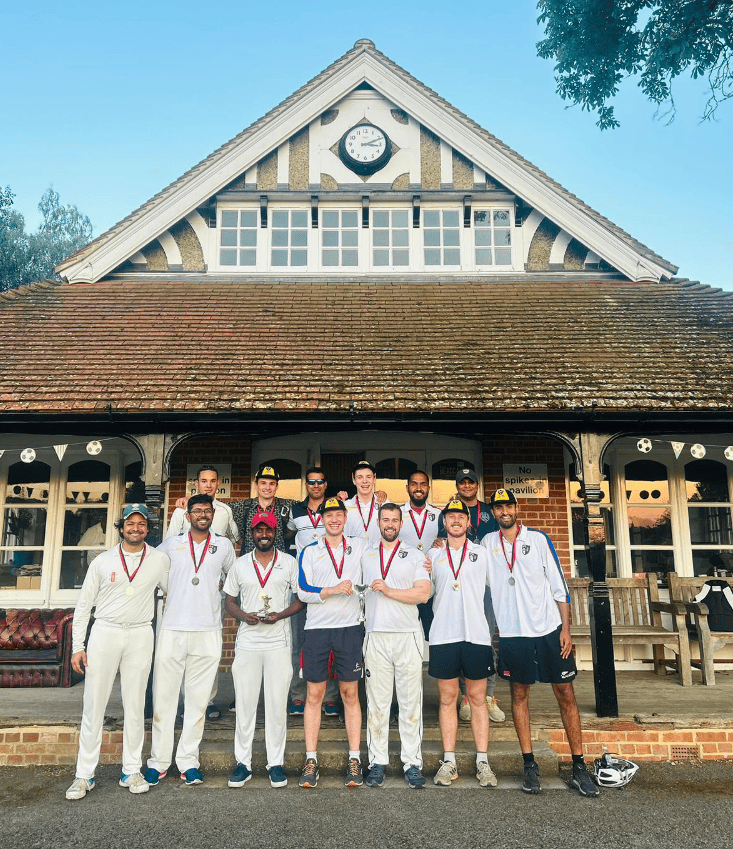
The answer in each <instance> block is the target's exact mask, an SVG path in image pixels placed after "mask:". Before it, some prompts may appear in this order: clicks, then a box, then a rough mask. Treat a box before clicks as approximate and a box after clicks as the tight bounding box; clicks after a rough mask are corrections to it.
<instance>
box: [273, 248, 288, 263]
mask: <svg viewBox="0 0 733 849" xmlns="http://www.w3.org/2000/svg"><path fill="white" fill-rule="evenodd" d="M272 264H273V265H278V266H280V265H287V264H288V252H287V251H273V252H272Z"/></svg>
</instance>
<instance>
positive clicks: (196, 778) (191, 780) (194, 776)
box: [181, 766, 204, 787]
mask: <svg viewBox="0 0 733 849" xmlns="http://www.w3.org/2000/svg"><path fill="white" fill-rule="evenodd" d="M181 778H182V779H183V780H184V781H185V782H186V784H187V786H188V787H193V785H194V784H203V783H204V776H203V775H202V774H201V770H200V769H196V767H195V766H192V767H191V769H187V770H186V771H185V772H182V773H181Z"/></svg>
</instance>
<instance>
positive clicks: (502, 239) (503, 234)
mask: <svg viewBox="0 0 733 849" xmlns="http://www.w3.org/2000/svg"><path fill="white" fill-rule="evenodd" d="M511 243H512V242H511V239H510V237H509V230H494V244H495V245H511Z"/></svg>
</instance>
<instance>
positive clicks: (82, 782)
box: [66, 778, 94, 799]
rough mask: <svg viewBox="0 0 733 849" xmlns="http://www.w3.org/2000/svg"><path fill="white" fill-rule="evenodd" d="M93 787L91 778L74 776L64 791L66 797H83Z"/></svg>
mask: <svg viewBox="0 0 733 849" xmlns="http://www.w3.org/2000/svg"><path fill="white" fill-rule="evenodd" d="M93 789H94V779H93V778H75V779H74V780H73V781H72V782H71V787H69V789H68V790H67V791H66V798H67V799H83V798H84V797H85V796H86V795H87V793H88V792H89V791H90V790H93Z"/></svg>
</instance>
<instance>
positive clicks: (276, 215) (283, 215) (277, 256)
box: [270, 209, 308, 267]
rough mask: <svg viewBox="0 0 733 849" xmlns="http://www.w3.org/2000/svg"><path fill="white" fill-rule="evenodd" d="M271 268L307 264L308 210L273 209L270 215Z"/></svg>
mask: <svg viewBox="0 0 733 849" xmlns="http://www.w3.org/2000/svg"><path fill="white" fill-rule="evenodd" d="M270 220H271V222H272V224H271V227H272V252H271V259H272V265H273V266H278V267H282V266H291V267H300V266H305V265H307V264H308V210H306V209H274V210H273V211H272V215H271V219H270Z"/></svg>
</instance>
